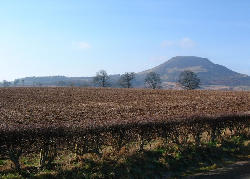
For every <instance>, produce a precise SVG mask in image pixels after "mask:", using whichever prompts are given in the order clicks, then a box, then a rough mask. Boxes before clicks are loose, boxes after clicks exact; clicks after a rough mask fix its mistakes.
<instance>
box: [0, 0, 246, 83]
mask: <svg viewBox="0 0 250 179" xmlns="http://www.w3.org/2000/svg"><path fill="white" fill-rule="evenodd" d="M178 55H195V56H201V57H207V58H209V59H211V60H212V61H213V62H214V63H217V64H222V65H225V66H227V67H229V68H231V69H233V70H235V71H238V72H241V73H246V74H249V75H250V1H249V0H238V1H236V0H178V1H177V0H99V1H97V0H89V1H87V0H86V1H84V0H1V1H0V80H4V79H7V80H13V79H14V78H18V77H25V76H47V75H66V76H93V75H95V73H96V71H98V70H100V69H105V70H106V71H107V72H108V73H109V74H117V73H124V72H127V71H128V72H130V71H134V72H139V71H142V70H146V69H148V68H151V67H153V66H155V65H158V64H160V63H163V62H164V61H166V60H167V59H169V58H171V57H173V56H178Z"/></svg>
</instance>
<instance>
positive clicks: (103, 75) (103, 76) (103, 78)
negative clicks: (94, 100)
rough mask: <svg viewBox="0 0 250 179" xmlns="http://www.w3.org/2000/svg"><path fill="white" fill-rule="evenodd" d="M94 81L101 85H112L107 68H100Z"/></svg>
mask: <svg viewBox="0 0 250 179" xmlns="http://www.w3.org/2000/svg"><path fill="white" fill-rule="evenodd" d="M93 82H94V83H95V84H96V85H97V86H100V87H108V86H110V77H109V75H108V74H107V72H106V71H105V70H100V71H99V72H97V73H96V76H95V77H94V79H93Z"/></svg>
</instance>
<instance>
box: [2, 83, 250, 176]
mask: <svg viewBox="0 0 250 179" xmlns="http://www.w3.org/2000/svg"><path fill="white" fill-rule="evenodd" d="M249 125H250V92H231V91H200V90H194V91H186V90H185V91H184V90H183V91H175V90H150V89H109V88H107V89H104V88H103V89H101V88H2V89H0V135H1V137H0V149H1V151H0V160H1V161H4V162H6V165H0V172H6V170H10V168H11V167H9V168H8V166H9V165H12V166H14V168H15V170H17V171H18V172H19V173H22V172H21V170H22V168H25V167H26V166H25V164H23V162H20V161H22V160H24V158H25V160H27V158H30V155H33V156H35V157H36V158H37V162H34V163H33V164H32V167H35V168H39V167H40V169H39V170H42V169H44V168H49V166H51V165H53V164H55V163H56V162H55V161H57V160H59V158H60V157H59V156H61V158H63V157H64V158H65V156H67V157H68V158H70V160H74V161H81V162H80V163H81V164H79V165H84V164H83V163H84V162H83V160H84V161H85V160H86V157H87V155H92V157H91V158H92V159H93V158H95V160H96V161H103V162H104V161H106V158H109V160H111V159H112V160H113V161H114V160H115V161H120V162H121V160H123V159H124V158H123V157H125V158H126V157H128V156H126V155H130V156H132V155H134V154H138V152H139V153H140V155H142V153H143V152H145V151H154V150H156V149H159V148H164V150H165V153H168V152H166V146H172V147H173V146H175V145H176V146H178V147H177V148H178V152H180V151H181V152H183V151H185V150H186V149H187V148H189V147H190V146H196V147H201V146H203V145H205V143H211V142H212V143H214V144H215V143H216V145H217V144H220V145H222V144H223V142H224V141H226V140H232V139H235V137H241V138H244V139H249ZM155 143H158V144H159V143H160V144H159V145H158V144H157V146H156V144H155ZM180 146H181V147H180ZM107 153H108V154H107ZM62 156H63V157H62ZM69 156H71V157H69ZM31 158H32V157H31ZM96 158H97V159H96ZM134 158H136V157H134ZM8 162H9V164H8V165H7V163H8ZM10 163H12V164H10ZM20 163H21V166H20ZM118 163H119V162H118ZM163 163H164V162H163ZM163 163H161V167H160V168H162V165H163ZM85 164H86V162H85ZM115 165H117V164H114V165H112V166H115ZM1 166H2V167H1ZM166 166H168V167H169V163H168V164H166ZM71 167H72V166H71ZM74 167H76V166H74ZM12 168H13V167H12ZM111 168H112V167H111ZM170 168H171V166H170ZM112 172H113V173H115V172H114V171H112ZM112 172H110V173H112ZM28 173H29V172H28ZM31 173H32V172H31ZM90 173H91V172H90ZM118 173H119V172H118ZM26 174H27V172H26ZM117 175H118V174H117V173H115V174H114V176H117ZM124 175H125V174H124ZM91 176H92V175H91ZM98 177H100V178H102V175H101V174H100V176H98ZM98 177H97V178H98ZM105 177H106V175H105Z"/></svg>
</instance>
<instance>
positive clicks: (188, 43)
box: [161, 37, 196, 49]
mask: <svg viewBox="0 0 250 179" xmlns="http://www.w3.org/2000/svg"><path fill="white" fill-rule="evenodd" d="M161 46H162V47H178V48H183V49H189V48H193V47H195V46H196V43H195V42H194V41H193V40H192V39H190V38H188V37H184V38H182V39H180V40H164V41H163V42H162V43H161Z"/></svg>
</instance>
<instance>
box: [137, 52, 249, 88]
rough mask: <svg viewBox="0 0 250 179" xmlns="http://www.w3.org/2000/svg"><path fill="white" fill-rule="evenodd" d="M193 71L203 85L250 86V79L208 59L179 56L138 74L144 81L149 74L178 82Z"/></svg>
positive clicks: (164, 80)
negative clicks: (181, 74) (184, 72)
mask: <svg viewBox="0 0 250 179" xmlns="http://www.w3.org/2000/svg"><path fill="white" fill-rule="evenodd" d="M184 70H191V71H193V72H195V73H197V75H198V76H199V78H200V79H201V83H202V84H203V85H226V86H250V77H249V76H247V75H244V74H240V73H237V72H234V71H232V70H230V69H228V68H226V67H224V66H222V65H218V64H214V63H213V62H211V61H210V60H208V59H207V58H200V57H195V56H177V57H174V58H171V59H170V60H168V61H166V62H165V63H163V64H161V65H159V66H156V67H154V68H152V69H149V70H146V71H143V72H140V73H138V75H137V76H138V78H139V79H142V78H144V77H145V75H146V74H147V73H148V72H151V71H153V72H156V73H158V74H160V76H161V79H162V81H163V82H176V81H177V80H178V77H179V74H180V73H181V72H182V71H184Z"/></svg>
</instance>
